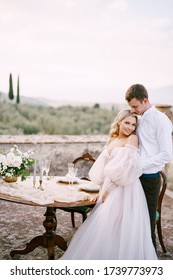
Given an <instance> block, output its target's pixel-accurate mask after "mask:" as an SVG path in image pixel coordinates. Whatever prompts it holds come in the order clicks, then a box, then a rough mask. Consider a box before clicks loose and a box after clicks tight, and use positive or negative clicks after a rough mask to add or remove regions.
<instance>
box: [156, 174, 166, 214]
mask: <svg viewBox="0 0 173 280" xmlns="http://www.w3.org/2000/svg"><path fill="white" fill-rule="evenodd" d="M160 175H161V180H162V184H161V189H160V194H159V199H158V204H157V211H158V212H159V215H161V211H162V200H163V197H164V194H165V191H166V188H167V177H166V174H165V173H164V172H163V171H160Z"/></svg>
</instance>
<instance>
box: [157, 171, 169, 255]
mask: <svg viewBox="0 0 173 280" xmlns="http://www.w3.org/2000/svg"><path fill="white" fill-rule="evenodd" d="M160 175H161V180H162V183H161V189H160V194H159V198H158V203H157V212H156V225H157V233H158V238H159V242H160V245H161V247H162V250H163V252H164V253H166V248H165V244H164V240H163V235H162V215H161V214H162V200H163V197H164V194H165V191H166V188H167V177H166V174H165V173H164V172H163V171H160Z"/></svg>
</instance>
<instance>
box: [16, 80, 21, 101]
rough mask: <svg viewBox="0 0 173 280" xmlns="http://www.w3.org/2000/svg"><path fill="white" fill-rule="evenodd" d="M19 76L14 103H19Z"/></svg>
mask: <svg viewBox="0 0 173 280" xmlns="http://www.w3.org/2000/svg"><path fill="white" fill-rule="evenodd" d="M19 91H20V90H19V76H18V78H17V97H16V103H17V104H19V103H20V95H19Z"/></svg>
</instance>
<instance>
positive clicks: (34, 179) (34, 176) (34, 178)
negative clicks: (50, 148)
mask: <svg viewBox="0 0 173 280" xmlns="http://www.w3.org/2000/svg"><path fill="white" fill-rule="evenodd" d="M36 168H37V160H36V159H35V161H34V175H33V185H34V188H35V184H36Z"/></svg>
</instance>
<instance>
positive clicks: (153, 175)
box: [141, 172, 160, 178]
mask: <svg viewBox="0 0 173 280" xmlns="http://www.w3.org/2000/svg"><path fill="white" fill-rule="evenodd" d="M141 177H143V178H159V177H160V173H159V172H157V173H151V174H142V176H141Z"/></svg>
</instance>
